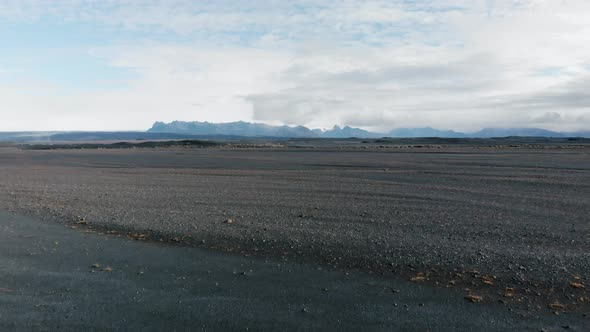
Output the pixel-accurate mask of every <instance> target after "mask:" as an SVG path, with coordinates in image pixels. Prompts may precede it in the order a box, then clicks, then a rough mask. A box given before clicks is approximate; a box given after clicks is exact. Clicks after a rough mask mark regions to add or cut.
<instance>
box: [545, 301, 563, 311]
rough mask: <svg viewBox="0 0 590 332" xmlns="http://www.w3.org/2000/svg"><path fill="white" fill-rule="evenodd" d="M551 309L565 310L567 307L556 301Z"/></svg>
mask: <svg viewBox="0 0 590 332" xmlns="http://www.w3.org/2000/svg"><path fill="white" fill-rule="evenodd" d="M548 307H549V309H565V305H563V304H561V303H559V301H555V302H553V303H551V304H549V305H548Z"/></svg>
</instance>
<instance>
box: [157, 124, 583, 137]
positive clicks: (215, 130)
mask: <svg viewBox="0 0 590 332" xmlns="http://www.w3.org/2000/svg"><path fill="white" fill-rule="evenodd" d="M148 133H169V134H189V135H202V136H214V135H226V136H241V137H288V138H314V137H317V138H348V137H357V138H378V137H443V138H490V137H508V136H527V137H590V131H579V132H556V131H550V130H546V129H540V128H484V129H482V130H479V131H477V132H472V133H462V132H458V131H453V130H438V129H434V128H430V127H424V128H397V129H393V130H391V131H388V132H385V133H375V132H370V131H367V130H364V129H360V128H353V127H349V126H345V127H340V126H334V127H333V128H331V129H328V130H322V129H309V128H307V127H304V126H294V127H291V126H271V125H267V124H262V123H252V122H244V121H238V122H228V123H211V122H199V121H193V122H186V121H173V122H170V123H164V122H156V123H154V125H153V126H152V127H151V128H150V129H149V130H148Z"/></svg>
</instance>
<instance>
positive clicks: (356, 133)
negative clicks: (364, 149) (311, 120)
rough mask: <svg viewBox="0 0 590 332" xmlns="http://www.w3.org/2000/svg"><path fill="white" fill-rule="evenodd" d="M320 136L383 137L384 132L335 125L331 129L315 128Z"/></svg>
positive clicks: (315, 131)
mask: <svg viewBox="0 0 590 332" xmlns="http://www.w3.org/2000/svg"><path fill="white" fill-rule="evenodd" d="M313 132H314V133H315V134H317V135H318V137H324V138H349V137H357V138H377V137H383V134H377V133H372V132H370V131H366V130H364V129H359V128H352V127H349V126H346V127H344V128H340V127H339V126H334V127H333V128H332V129H330V130H319V129H316V130H313Z"/></svg>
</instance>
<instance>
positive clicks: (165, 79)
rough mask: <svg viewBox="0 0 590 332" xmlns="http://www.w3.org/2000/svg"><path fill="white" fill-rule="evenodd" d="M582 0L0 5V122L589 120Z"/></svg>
mask: <svg viewBox="0 0 590 332" xmlns="http://www.w3.org/2000/svg"><path fill="white" fill-rule="evenodd" d="M589 16H590V3H589V2H587V1H583V0H564V1H540V0H518V1H516V0H481V1H477V0H469V1H468V0H456V1H451V0H441V1H378V0H377V1H360V0H359V1H356V0H344V1H332V0H317V1H305V0H303V1H288V0H283V1H256V2H243V1H228V0H226V1H214V2H210V1H194V0H169V1H155V0H154V1H149V0H143V1H139V0H137V1H135V0H118V1H114V0H101V1H98V0H55V1H46V0H21V1H7V2H1V3H0V40H1V41H2V46H1V48H2V52H1V54H0V103H1V104H0V112H1V113H0V114H1V115H2V116H3V119H4V121H2V122H0V130H4V131H7V130H143V129H147V128H149V127H150V126H151V124H152V123H153V122H155V121H172V120H186V121H193V120H198V121H215V122H225V121H236V120H246V121H257V122H265V123H270V124H289V125H306V126H309V127H313V128H326V127H331V126H332V125H334V124H339V125H351V126H357V127H363V128H366V129H370V130H377V131H384V130H387V129H391V128H400V127H424V126H432V127H436V128H440V129H455V130H464V131H470V130H478V129H480V128H483V127H542V128H546V129H552V130H583V129H588V128H590V106H589V105H588V104H587V102H588V101H590V92H589V91H590V21H589V20H588V19H587V18H588V17H589Z"/></svg>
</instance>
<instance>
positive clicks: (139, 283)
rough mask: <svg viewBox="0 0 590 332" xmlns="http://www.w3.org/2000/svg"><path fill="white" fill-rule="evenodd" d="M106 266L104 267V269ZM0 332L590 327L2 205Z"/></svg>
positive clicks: (575, 321) (379, 280) (453, 293)
mask: <svg viewBox="0 0 590 332" xmlns="http://www.w3.org/2000/svg"><path fill="white" fill-rule="evenodd" d="M99 265H100V266H99ZM0 270H1V271H2V273H1V274H0V329H1V330H4V331H8V330H51V331H54V330H71V331H80V330H107V329H108V330H142V331H162V330H168V331H170V330H179V331H185V330H212V329H214V330H240V331H244V330H248V329H250V330H285V329H286V330H309V329H317V330H357V331H358V330H364V331H367V330H384V331H391V330H404V331H413V330H416V331H443V330H448V331H473V330H477V331H501V330H515V329H517V330H531V331H537V330H539V329H540V328H547V329H556V330H560V329H562V326H565V324H567V326H569V327H570V328H572V329H581V328H582V326H583V325H582V324H584V321H583V320H580V319H579V318H576V317H568V316H561V317H558V316H553V317H552V316H549V317H542V318H540V319H537V318H535V317H533V316H530V317H526V318H522V317H520V316H519V315H517V314H515V313H511V312H509V311H508V310H507V309H506V308H503V307H502V306H501V305H486V306H479V305H472V304H469V303H467V302H465V301H463V300H462V299H461V296H458V294H456V293H457V292H456V291H453V290H447V289H433V288H431V287H425V286H418V285H413V284H410V283H409V282H407V281H403V280H399V279H387V280H384V279H382V278H375V277H371V276H368V275H366V274H363V273H343V272H338V271H332V270H330V269H327V270H326V269H324V268H321V267H320V266H318V265H314V264H307V265H302V264H293V263H286V262H284V261H281V260H275V259H270V260H264V259H261V258H246V257H240V256H236V255H229V254H222V253H216V252H212V251H207V250H202V249H196V248H187V247H180V246H170V245H163V244H155V243H142V242H137V241H133V240H125V239H122V238H117V237H112V236H107V235H97V234H91V233H85V232H80V231H75V230H71V229H67V228H65V227H63V226H59V225H56V224H46V223H42V222H39V221H35V220H31V219H28V218H23V217H16V216H13V215H7V214H4V213H0Z"/></svg>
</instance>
